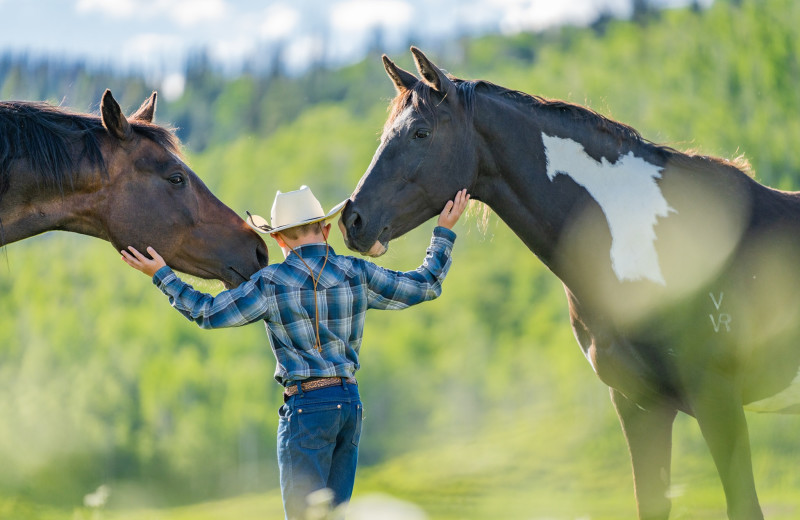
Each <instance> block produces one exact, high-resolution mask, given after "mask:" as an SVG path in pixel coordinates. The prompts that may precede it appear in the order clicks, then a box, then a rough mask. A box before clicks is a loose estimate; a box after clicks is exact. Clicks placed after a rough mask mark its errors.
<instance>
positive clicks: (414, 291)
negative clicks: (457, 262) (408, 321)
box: [366, 226, 456, 310]
mask: <svg viewBox="0 0 800 520" xmlns="http://www.w3.org/2000/svg"><path fill="white" fill-rule="evenodd" d="M455 240H456V234H455V233H454V232H453V231H452V230H450V229H447V228H444V227H441V226H437V227H436V228H434V230H433V237H432V238H431V243H430V246H429V247H428V250H427V253H426V255H425V260H424V261H423V262H422V265H421V266H419V267H418V268H417V269H415V270H414V271H406V272H402V271H391V270H389V269H384V268H383V267H380V266H377V265H375V264H373V263H372V262H366V264H367V292H368V294H367V302H368V307H369V308H370V309H387V310H391V309H404V308H406V307H409V306H411V305H416V304H418V303H422V302H424V301H428V300H433V299H435V298H437V297H438V296H439V295H440V294H441V293H442V282H444V279H445V277H446V276H447V272H448V271H449V269H450V263H451V254H452V251H453V244H454V243H455Z"/></svg>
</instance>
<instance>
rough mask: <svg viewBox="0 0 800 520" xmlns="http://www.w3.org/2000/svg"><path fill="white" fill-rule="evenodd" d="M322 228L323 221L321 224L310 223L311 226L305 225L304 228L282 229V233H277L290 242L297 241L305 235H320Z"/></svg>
mask: <svg viewBox="0 0 800 520" xmlns="http://www.w3.org/2000/svg"><path fill="white" fill-rule="evenodd" d="M323 226H325V221H324V220H323V221H321V222H312V223H311V224H306V225H304V226H297V227H292V228H288V229H284V230H283V231H279V233H280V234H281V235H283V236H285V237H286V238H288V239H290V240H297V239H298V238H302V237H304V236H306V235H311V234H314V233H322V228H323Z"/></svg>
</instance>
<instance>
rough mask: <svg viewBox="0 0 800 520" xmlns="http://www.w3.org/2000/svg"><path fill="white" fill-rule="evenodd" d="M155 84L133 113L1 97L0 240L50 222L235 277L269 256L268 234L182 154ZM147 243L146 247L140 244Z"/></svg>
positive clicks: (109, 99)
mask: <svg viewBox="0 0 800 520" xmlns="http://www.w3.org/2000/svg"><path fill="white" fill-rule="evenodd" d="M155 109H156V93H155V92H153V94H152V95H151V96H150V98H148V99H147V100H145V102H144V103H143V104H142V106H141V107H140V108H139V110H138V111H136V113H134V114H133V115H131V116H130V117H129V118H126V117H125V116H124V115H123V114H122V111H121V110H120V107H119V104H117V102H116V100H114V97H113V96H112V95H111V92H110V91H109V90H106V91H105V93H104V95H103V98H102V101H101V105H100V112H101V116H100V117H97V116H92V115H88V114H77V113H72V112H68V111H66V110H63V109H61V108H57V107H53V106H50V105H47V104H44V103H28V102H19V101H11V102H0V246H4V245H6V244H10V243H12V242H15V241H17V240H22V239H24V238H28V237H31V236H33V235H37V234H39V233H43V232H45V231H50V230H64V231H73V232H76V233H82V234H84V235H90V236H93V237H98V238H102V239H103V240H107V241H109V242H111V243H112V244H113V246H114V247H115V248H116V250H117V251H119V250H121V249H124V248H127V247H128V246H129V245H132V246H134V247H136V248H144V247H146V246H150V245H151V246H153V247H155V248H156V250H157V251H159V252H160V253H161V254H162V255H163V256H164V258H165V260H166V261H167V263H169V265H171V266H173V267H175V268H176V269H179V270H181V271H184V272H186V273H189V274H192V275H195V276H199V277H201V278H216V279H219V280H222V281H223V282H224V283H225V284H226V285H227V286H235V285H238V284H239V283H241V282H242V281H244V280H246V279H247V278H248V277H249V276H250V275H251V274H253V273H254V272H256V271H257V270H258V269H260V268H261V267H263V266H265V265H266V264H267V249H266V246H265V244H264V242H263V240H261V238H260V237H259V236H258V235H257V234H256V233H255V232H254V231H253V230H252V229H250V227H249V226H248V225H247V224H246V223H245V222H244V220H242V219H241V218H239V217H238V216H237V215H236V214H235V213H234V212H233V211H232V210H231V209H230V208H228V207H227V206H225V205H224V204H223V203H222V202H220V201H219V199H217V198H216V197H215V196H214V195H213V194H212V193H211V192H210V191H209V190H208V188H207V187H206V186H205V185H204V184H203V182H202V181H201V180H200V179H199V178H198V177H197V175H195V173H194V172H193V171H192V170H191V169H190V168H189V167H188V166H187V165H186V164H185V163H184V162H183V160H182V159H181V156H180V152H179V143H178V140H177V138H176V137H175V136H174V135H173V134H172V133H171V132H170V131H168V130H166V129H165V128H162V127H160V126H157V125H155V124H153V123H152V120H153V115H154V113H155ZM140 250H142V251H143V250H144V249H140Z"/></svg>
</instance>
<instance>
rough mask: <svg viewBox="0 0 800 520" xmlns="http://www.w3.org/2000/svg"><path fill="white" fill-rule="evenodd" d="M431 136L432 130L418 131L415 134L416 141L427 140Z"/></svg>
mask: <svg viewBox="0 0 800 520" xmlns="http://www.w3.org/2000/svg"><path fill="white" fill-rule="evenodd" d="M429 135H431V131H430V130H417V131H416V132H414V139H425V138H426V137H428V136H429Z"/></svg>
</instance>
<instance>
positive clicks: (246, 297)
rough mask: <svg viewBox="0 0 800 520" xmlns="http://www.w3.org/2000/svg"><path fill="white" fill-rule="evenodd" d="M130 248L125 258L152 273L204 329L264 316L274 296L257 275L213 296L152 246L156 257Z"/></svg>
mask: <svg viewBox="0 0 800 520" xmlns="http://www.w3.org/2000/svg"><path fill="white" fill-rule="evenodd" d="M128 249H130V252H128V251H121V253H122V259H123V260H125V262H126V263H127V264H128V265H130V266H131V267H133V268H134V269H137V270H139V271H141V272H143V273H144V274H146V275H148V276H150V277H152V279H153V283H154V284H155V285H156V286H157V287H158V288H159V289H161V291H162V292H163V293H164V294H166V295H167V296H168V297H169V302H170V305H172V306H173V307H174V308H175V310H177V311H178V312H180V313H181V314H183V315H184V316H185V317H186V318H187V319H189V320H191V321H194V322H195V323H197V324H198V325H199V326H200V327H202V328H204V329H213V328H220V327H237V326H239V325H245V324H247V323H252V322H254V321H258V320H261V319H263V318H264V317H265V316H266V315H267V314H268V312H269V306H268V302H269V301H270V300H268V299H267V298H264V294H263V290H262V289H263V287H262V285H263V284H261V283H259V281H258V280H257V279H251V280H249V281H247V282H245V283H243V284H241V285H239V287H236V288H235V289H230V290H228V291H223V292H221V293H219V294H217V295H216V296H212V295H210V294H205V293H202V292H200V291H197V290H195V289H194V288H193V287H192V286H191V285H189V284H187V283H186V282H184V281H183V280H181V279H180V278H178V276H177V275H176V274H175V273H174V272H173V271H172V269H170V268H169V266H167V265H166V263H165V262H164V260H163V258H161V256H159V254H158V253H157V252H156V251H155V249H153V248H152V247H148V248H147V252H148V253H149V254H150V256H151V257H152V258H147V257H146V256H144V255H143V254H142V253H140V252H139V251H137V250H136V249H134V248H133V247H129V248H128Z"/></svg>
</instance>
